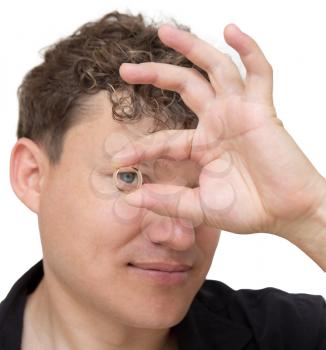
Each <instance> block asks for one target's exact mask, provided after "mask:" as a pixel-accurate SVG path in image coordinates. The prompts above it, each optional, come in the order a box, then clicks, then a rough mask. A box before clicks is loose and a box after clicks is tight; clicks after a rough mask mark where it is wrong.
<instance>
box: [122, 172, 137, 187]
mask: <svg viewBox="0 0 326 350" xmlns="http://www.w3.org/2000/svg"><path fill="white" fill-rule="evenodd" d="M118 175H119V178H120V179H121V180H122V181H125V182H127V183H129V184H131V183H133V182H134V180H135V178H136V173H134V172H131V171H130V172H124V173H119V174H118Z"/></svg>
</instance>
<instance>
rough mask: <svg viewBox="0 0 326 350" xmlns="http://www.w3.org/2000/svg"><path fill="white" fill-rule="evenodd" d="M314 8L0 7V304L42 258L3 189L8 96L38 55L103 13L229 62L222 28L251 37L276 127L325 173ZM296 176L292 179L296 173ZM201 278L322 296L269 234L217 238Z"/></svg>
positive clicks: (11, 120) (228, 1)
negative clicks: (189, 41)
mask: <svg viewBox="0 0 326 350" xmlns="http://www.w3.org/2000/svg"><path fill="white" fill-rule="evenodd" d="M323 5H325V4H324V2H323V1H316V0H310V1H296V2H294V1H287V2H285V1H279V2H276V1H273V2H272V1H270V0H268V1H266V0H263V1H262V0H257V1H249V0H246V1H243V0H237V1H232V0H220V1H208V0H206V1H205V0H201V1H194V2H191V1H176V0H173V1H170V0H165V1H145V0H143V1H135V0H130V1H122V0H119V1H100V0H92V1H84V2H82V1H72V0H69V1H65V2H61V1H31V0H30V1H18V0H11V1H10V2H9V1H7V2H4V1H3V2H1V5H0V35H1V49H0V67H1V74H0V78H1V81H0V98H1V105H0V106H1V110H0V113H1V115H0V122H1V124H0V140H1V141H0V142H1V147H0V167H1V168H0V169H1V171H0V218H1V220H0V225H1V226H0V300H2V299H3V298H4V297H5V296H6V295H7V293H8V291H9V289H10V288H11V286H12V285H13V283H14V282H15V281H16V280H17V279H18V278H19V277H20V276H21V275H22V274H23V273H24V272H25V271H27V270H28V269H29V268H30V267H31V266H32V265H34V264H35V263H36V262H37V261H38V260H39V259H41V257H42V251H41V244H40V239H39V232H38V226H37V216H36V215H35V214H34V213H33V212H31V211H30V210H29V209H27V208H26V207H25V206H24V205H23V204H22V203H21V202H20V201H19V200H18V199H17V197H16V196H15V194H14V192H13V191H12V189H11V185H10V181H9V159H10V152H11V149H12V147H13V145H14V143H15V140H16V139H15V137H16V136H15V133H16V124H17V119H18V104H17V97H16V91H17V87H18V85H19V84H20V82H21V80H22V78H23V75H24V74H25V73H26V72H27V71H28V70H30V69H31V68H32V67H34V66H35V65H37V64H39V63H40V62H41V56H40V54H39V51H40V50H41V49H42V48H43V47H45V46H47V45H49V44H51V43H53V42H55V41H56V40H58V39H59V38H63V37H65V36H67V35H70V34H71V33H72V32H73V31H74V30H75V29H77V27H79V26H80V25H82V24H83V23H85V22H88V21H90V20H95V19H98V18H99V17H100V16H102V15H104V14H105V13H107V12H110V11H112V10H115V9H117V10H120V11H124V10H127V9H129V10H131V11H132V13H134V14H137V13H138V12H142V13H144V14H146V15H148V16H150V17H154V18H155V19H158V20H161V19H164V18H168V17H169V16H172V17H174V18H176V19H177V20H178V21H180V22H181V23H184V24H186V25H189V26H190V27H191V29H192V31H193V32H195V33H196V34H197V35H199V36H201V37H202V38H204V39H206V40H207V41H209V42H210V43H212V44H213V45H215V46H216V47H218V48H219V49H221V50H223V51H225V52H228V53H230V54H231V55H232V57H233V58H234V60H235V61H236V62H237V63H238V64H239V57H238V54H237V53H236V52H235V51H234V50H233V49H232V48H230V47H229V46H228V45H227V44H226V43H225V42H224V38H223V29H224V27H225V26H226V25H227V24H228V23H231V22H233V23H236V24H237V25H238V26H239V27H240V29H242V30H243V31H244V32H247V33H248V34H250V35H252V36H253V37H254V39H255V40H256V41H257V42H258V44H259V45H260V46H261V48H262V49H263V51H264V53H265V55H266V57H267V59H268V60H269V62H270V63H271V64H272V66H273V68H274V101H275V106H276V109H277V111H278V116H279V118H280V119H281V120H282V121H283V123H284V126H285V128H286V129H287V131H288V132H289V133H290V134H291V135H292V137H293V138H294V140H295V141H296V142H297V144H298V145H299V147H300V148H301V149H302V150H303V151H304V153H305V154H306V155H307V157H308V158H309V159H310V160H311V162H312V163H313V164H314V166H315V167H316V168H317V169H318V171H319V172H320V173H321V174H322V175H323V176H325V174H326V157H325V150H326V139H325V137H324V135H325V130H326V128H325V125H326V103H325V100H326V99H325V95H326V89H325V81H326V65H325V62H326V49H325V42H326V40H325V34H326V21H325V19H324V14H325V11H324V10H323ZM242 72H243V71H242ZM298 176H300V174H298ZM208 278H210V279H217V280H220V281H223V282H224V283H226V284H228V285H230V286H231V287H233V288H235V289H240V288H251V289H258V288H264V287H269V286H272V287H276V288H280V289H283V290H286V291H288V292H293V293H299V292H303V293H309V294H321V295H323V296H325V297H326V281H325V274H324V272H323V271H322V270H321V269H320V268H319V267H318V265H317V264H316V263H314V262H313V261H312V260H311V259H310V258H309V257H308V256H306V255H305V254H304V253H303V252H302V251H301V250H299V249H298V248H297V247H295V246H294V245H292V244H291V243H289V242H288V241H286V240H284V239H281V238H278V237H275V236H272V235H269V234H254V235H242V236H241V235H237V234H232V233H229V232H223V233H222V236H221V240H220V243H219V246H218V249H217V252H216V255H215V258H214V261H213V264H212V268H211V270H210V272H209V275H208Z"/></svg>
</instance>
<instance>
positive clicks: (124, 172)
mask: <svg viewBox="0 0 326 350" xmlns="http://www.w3.org/2000/svg"><path fill="white" fill-rule="evenodd" d="M128 173H133V172H132V171H122V172H119V174H120V175H121V174H128ZM142 177H143V184H144V183H148V182H150V178H149V177H148V176H147V175H146V174H144V173H142Z"/></svg>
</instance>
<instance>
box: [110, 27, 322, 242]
mask: <svg viewBox="0 0 326 350" xmlns="http://www.w3.org/2000/svg"><path fill="white" fill-rule="evenodd" d="M159 37H160V39H161V40H162V42H163V43H164V44H166V45H167V46H170V47H172V48H173V49H175V50H176V51H179V52H180V53H182V54H183V55H185V56H186V57H187V58H188V59H189V60H190V61H192V62H193V63H194V64H196V65H197V66H199V67H200V68H202V69H203V70H205V71H206V72H207V74H208V76H209V80H210V81H208V80H206V79H205V78H204V77H203V76H202V75H201V74H199V73H198V71H195V70H193V69H190V68H185V67H179V66H173V65H168V64H162V63H153V62H145V63H141V64H123V65H122V66H121V67H120V74H121V76H122V78H123V79H124V80H125V81H127V82H128V83H130V84H152V85H154V86H156V87H159V88H162V89H168V90H173V91H176V92H178V93H179V94H180V95H181V97H182V99H183V101H184V102H185V103H186V104H187V105H188V106H189V108H191V109H192V110H193V111H194V112H195V113H196V114H197V116H198V119H199V123H198V126H197V128H196V129H190V130H177V131H176V130H161V131H158V132H156V133H154V134H152V135H149V136H145V137H144V139H140V140H139V141H137V142H136V143H135V144H133V145H129V146H126V147H124V148H123V150H122V151H121V152H119V153H118V154H117V155H116V157H114V158H113V160H112V161H113V164H114V165H115V166H124V165H130V164H135V163H138V162H140V161H142V160H146V159H153V158H160V157H161V158H163V157H171V158H173V159H177V160H184V159H191V160H194V161H196V162H197V163H198V164H200V166H201V173H200V176H199V182H198V185H199V186H198V187H197V188H194V189H192V188H186V187H176V186H172V185H163V184H144V185H143V186H142V188H141V189H139V190H137V191H135V192H133V193H131V194H129V195H127V196H126V197H125V199H126V201H127V202H128V203H129V204H131V205H134V206H138V207H143V208H147V209H149V210H152V211H154V212H156V213H159V214H161V215H168V216H172V217H181V218H186V219H190V220H192V221H193V222H195V223H197V224H198V223H201V222H203V223H205V224H207V225H210V226H213V227H216V228H219V229H222V230H225V231H231V232H234V233H254V232H269V233H275V234H278V235H284V234H285V232H284V230H286V229H287V227H288V226H289V225H290V224H291V223H292V222H296V221H297V220H300V218H303V217H306V216H309V215H311V214H312V212H313V211H314V210H315V209H316V207H317V206H318V203H319V201H320V200H321V191H320V189H321V188H325V184H324V178H323V177H322V176H321V175H320V174H319V173H318V172H317V171H316V169H315V168H314V167H313V165H312V164H311V163H310V161H309V160H308V159H307V157H306V156H305V155H304V153H303V152H302V151H301V150H300V148H299V147H298V146H297V144H296V143H295V142H294V140H293V139H292V138H291V136H290V135H289V134H288V133H287V131H286V130H285V128H284V126H283V123H282V122H281V121H280V119H278V118H277V115H276V111H275V108H274V106H273V97H272V95H273V92H272V90H273V77H272V75H273V74H272V68H271V65H270V64H269V62H268V61H267V60H266V58H265V56H264V54H263V52H262V50H261V49H260V48H259V46H258V45H257V43H256V42H255V41H254V40H253V39H252V38H251V37H250V36H248V35H247V34H245V33H243V32H241V31H240V30H239V29H238V28H237V27H236V26H235V25H231V24H230V25H228V26H226V27H225V29H224V37H225V40H226V42H227V43H228V44H229V45H230V46H231V47H232V48H234V49H235V50H236V51H237V52H238V53H239V55H240V57H241V60H242V62H243V64H244V66H245V68H246V77H245V80H244V79H242V77H241V75H240V73H239V70H238V69H237V67H236V65H235V64H234V62H233V61H232V59H231V58H230V57H229V56H228V55H226V54H224V53H222V52H220V51H218V50H217V49H215V48H214V47H212V46H211V45H209V44H208V43H206V42H205V41H203V40H201V39H199V38H198V37H196V36H195V35H194V34H191V33H188V32H185V31H182V30H179V29H177V28H173V27H170V26H168V25H163V26H161V27H160V29H159ZM176 133H178V137H176ZM151 138H152V139H153V140H154V139H155V142H154V141H153V142H151ZM142 140H143V141H144V142H143V141H142ZM148 145H150V147H149V146H148ZM168 193H171V194H173V196H171V197H169V196H163V197H164V198H165V199H163V197H162V196H160V194H168ZM153 194H157V195H153ZM176 194H177V195H176Z"/></svg>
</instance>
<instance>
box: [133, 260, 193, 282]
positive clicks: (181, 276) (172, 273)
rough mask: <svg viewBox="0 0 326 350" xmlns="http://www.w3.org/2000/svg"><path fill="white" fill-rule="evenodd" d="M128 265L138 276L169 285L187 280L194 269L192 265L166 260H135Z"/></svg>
mask: <svg viewBox="0 0 326 350" xmlns="http://www.w3.org/2000/svg"><path fill="white" fill-rule="evenodd" d="M128 267H129V268H130V271H131V272H133V274H135V275H136V276H137V277H138V278H139V277H140V278H142V279H143V280H144V279H145V280H147V281H150V282H154V283H158V284H167V285H174V284H179V283H184V282H186V280H187V279H188V278H189V273H190V270H191V269H192V267H191V266H190V265H186V264H175V263H173V264H171V263H165V262H155V263H154V262H148V263H144V262H135V263H129V264H128Z"/></svg>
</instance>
